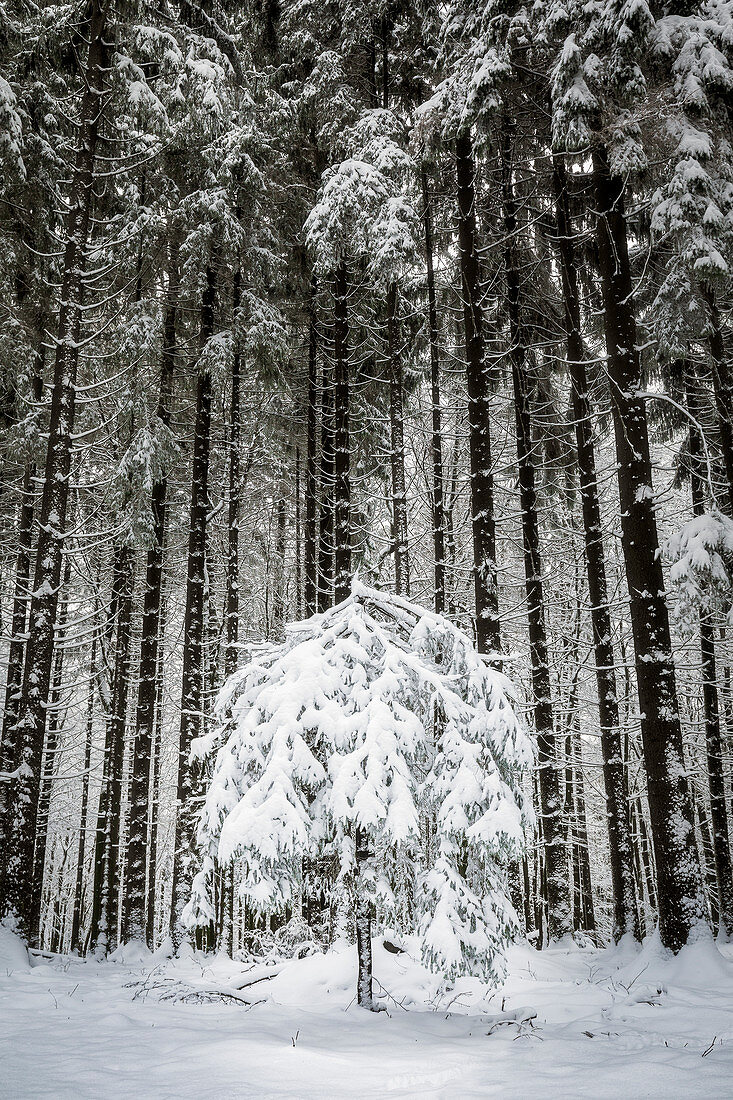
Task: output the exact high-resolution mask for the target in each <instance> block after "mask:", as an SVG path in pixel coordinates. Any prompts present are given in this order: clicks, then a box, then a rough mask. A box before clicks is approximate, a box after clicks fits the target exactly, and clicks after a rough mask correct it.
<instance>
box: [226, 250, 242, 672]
mask: <svg viewBox="0 0 733 1100" xmlns="http://www.w3.org/2000/svg"><path fill="white" fill-rule="evenodd" d="M240 296H241V273H240V271H237V272H236V273H235V276H234V293H233V295H232V297H233V305H234V307H235V308H236V307H238V306H239V301H240ZM241 370H242V359H241V354H240V352H239V351H238V350H237V351H235V352H234V355H233V357H232V378H231V382H232V391H231V396H230V401H229V511H228V517H227V519H228V522H227V564H226V599H225V605H224V618H225V621H226V649H225V651H224V674H225V675H226V676H231V674H232V673H233V672H234V670H235V669H236V667H237V647H238V645H239V512H240V508H241V499H240V497H241V486H240V463H239V449H240V447H241V445H242V439H241V435H242V407H241V406H242V399H241Z"/></svg>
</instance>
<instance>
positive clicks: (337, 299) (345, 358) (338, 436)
mask: <svg viewBox="0 0 733 1100" xmlns="http://www.w3.org/2000/svg"><path fill="white" fill-rule="evenodd" d="M348 292H349V287H348V279H347V274H346V264H345V263H341V264H340V265H339V267H338V269H337V270H336V274H335V277H334V287H333V293H334V386H333V403H334V409H333V424H334V429H333V451H334V486H333V488H334V509H333V512H334V516H333V528H334V530H333V541H334V554H333V558H334V598H335V601H336V603H341V601H342V600H345V599H346V597H347V596H348V595H349V592H350V591H351V477H350V472H349V471H350V440H349V351H348V335H349V318H348V304H347V298H348Z"/></svg>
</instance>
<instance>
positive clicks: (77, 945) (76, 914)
mask: <svg viewBox="0 0 733 1100" xmlns="http://www.w3.org/2000/svg"><path fill="white" fill-rule="evenodd" d="M94 610H95V621H94V634H93V635H92V650H91V653H90V656H89V697H88V699H87V714H86V726H85V737H84V771H83V773H82V777H81V809H80V813H79V840H78V842H77V848H76V876H75V880H74V908H73V911H72V917H71V950H72V951H80V950H81V948H82V942H81V920H82V904H83V900H84V872H85V870H86V857H87V832H88V830H89V820H88V818H89V773H90V771H91V767H92V746H93V742H94V700H95V696H96V683H97V646H98V641H99V639H98V637H97V629H96V611H97V608H96V601H95V608H94Z"/></svg>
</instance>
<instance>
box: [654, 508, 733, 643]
mask: <svg viewBox="0 0 733 1100" xmlns="http://www.w3.org/2000/svg"><path fill="white" fill-rule="evenodd" d="M668 552H669V556H670V558H671V559H672V563H673V564H672V568H671V569H670V579H671V581H672V583H673V584H674V586H675V588H676V589H677V594H678V600H679V602H678V608H677V610H678V616H679V619H680V623H681V625H682V627H683V628H684V629H685V630H686V631H687V632H690V633H691V632H692V631H693V630H695V629H696V626H697V623H698V615H699V614H702V615H707V614H709V613H710V612H711V611H714V610H716V609H717V610H719V611H725V612H727V611H728V609H729V608H730V603H731V600H732V599H733V520H732V519H731V518H730V517H729V516H726V515H723V513H722V512H719V511H717V509H715V510H713V511H710V512H705V513H704V514H703V515H701V516H695V517H694V519H691V520H690V521H689V522H688V523H686V524H685V525H684V526H683V527H682V529H681V530H680V531H679V532H678V533H677V534H676V535H674V536H673V538H671V539H670V541H669V546H668Z"/></svg>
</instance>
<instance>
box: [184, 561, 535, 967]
mask: <svg viewBox="0 0 733 1100" xmlns="http://www.w3.org/2000/svg"><path fill="white" fill-rule="evenodd" d="M512 697H513V693H512V686H511V684H510V682H509V680H508V679H507V678H506V677H505V676H504V675H503V674H501V673H499V672H497V671H496V670H495V669H492V668H490V667H489V666H487V665H486V664H485V662H484V660H483V659H482V658H481V656H480V655H479V654H478V653H477V652H476V650H475V649H474V648H473V645H472V643H471V641H470V640H469V638H468V637H467V636H466V635H465V634H463V633H462V632H461V631H460V630H458V629H457V628H456V627H455V626H454V625H453V624H452V623H450V622H449V621H448V620H447V619H444V618H442V617H441V616H439V615H435V614H433V613H431V612H428V611H426V610H424V609H423V608H421V607H418V606H417V605H415V604H412V603H409V602H408V601H406V600H404V599H401V598H399V597H396V596H393V595H391V594H389V593H385V592H378V591H375V590H373V589H370V588H366V587H365V586H363V585H362V584H361V583H360V582H358V581H354V583H353V586H352V591H351V594H350V596H349V597H348V598H347V599H346V600H344V601H343V602H342V603H340V604H338V605H337V606H336V607H334V608H332V609H331V610H329V611H326V612H325V613H323V614H320V615H314V616H313V617H312V618H310V619H307V620H305V621H303V622H300V623H295V624H293V625H291V626H289V627H288V628H287V631H286V638H285V641H284V642H282V643H278V644H267V645H262V646H260V647H258V648H257V649H256V650H254V651H253V652H252V653H251V655H250V659H249V661H248V662H247V664H246V665H245V666H244V667H243V668H242V669H240V670H239V671H238V672H237V673H235V674H234V675H233V676H232V677H231V678H230V680H229V681H228V683H227V684H226V685H225V687H224V689H223V691H222V693H221V695H220V698H219V702H218V717H219V721H220V727H219V729H218V730H217V731H216V733H215V734H213V735H211V736H210V738H209V739H208V740H206V741H205V742H204V743H202V744H200V745H199V749H200V751H201V753H202V754H203V755H210V757H211V758H212V766H211V778H210V781H209V784H208V790H207V794H206V797H205V801H204V805H203V808H202V811H201V816H200V830H199V841H200V843H201V845H202V846H203V848H204V851H205V853H206V856H205V861H204V867H203V870H202V872H201V873H200V874H199V875H198V876H197V879H196V882H195V884H194V895H193V897H192V900H191V902H190V903H189V906H188V909H187V912H186V914H185V917H186V919H187V921H188V923H189V925H191V926H193V925H195V924H197V923H199V922H200V921H205V920H207V919H208V917H207V914H210V913H211V912H212V901H211V898H210V897H209V896H208V891H209V890H210V883H211V880H212V872H213V868H214V865H215V861H218V862H219V863H222V864H226V863H228V862H230V861H232V860H233V859H236V860H237V866H238V867H240V868H241V869H242V879H241V884H240V892H241V895H242V896H243V897H244V898H245V899H246V900H247V902H248V903H249V904H251V905H253V906H254V907H255V908H256V909H258V910H259V911H277V910H282V909H283V908H284V907H285V906H286V905H288V904H293V903H295V904H297V901H298V898H299V896H300V895H301V891H302V889H303V886H304V881H303V879H304V870H303V868H304V860H305V859H306V857H307V858H308V859H309V860H310V862H311V864H312V860H313V858H318V857H324V856H325V857H329V858H330V863H331V865H333V866H335V867H336V868H337V869H338V870H337V871H336V872H335V883H334V889H335V892H336V894H337V896H339V897H340V898H341V900H342V901H343V902H344V903H345V904H347V905H349V906H351V907H352V908H353V907H354V906H355V904H356V902H357V901H358V898H357V897H356V896H355V892H356V891H359V890H361V891H363V890H364V889H368V891H369V898H370V900H372V901H374V902H375V904H376V906H377V913H378V916H379V917H380V918H381V919H382V920H384V921H389V922H391V923H392V924H394V925H396V926H397V927H399V928H400V929H401V931H403V932H406V933H407V932H410V933H412V932H418V933H419V935H420V937H421V940H422V950H423V958H424V961H425V962H426V963H427V964H428V965H429V966H430V967H431V969H433V970H434V971H436V972H438V973H442V974H444V975H445V976H446V977H449V978H452V977H455V976H457V975H459V974H466V973H471V974H476V975H479V976H481V977H483V978H485V979H487V980H494V981H498V980H500V979H501V977H502V976H503V973H504V951H503V949H504V946H505V944H506V943H507V940H508V938H509V936H510V934H511V931H512V929H513V927H514V924H515V920H516V918H515V914H514V911H513V908H512V905H511V902H510V901H509V898H508V896H507V870H506V869H507V865H508V863H509V862H510V860H513V859H516V858H517V856H518V855H519V853H520V852H521V850H522V848H523V844H524V834H525V830H526V828H527V827H528V825H529V824H530V823H531V817H532V810H531V806H530V805H529V803H528V802H525V798H524V795H523V792H522V776H523V773H524V771H525V769H526V768H528V767H529V766H530V765H531V763H532V760H533V750H532V747H531V743H530V740H529V738H528V736H527V734H526V732H525V731H524V729H523V727H522V725H521V724H520V721H519V719H518V718H517V715H516V713H515V711H514V709H513V705H512ZM357 833H358V834H359V835H360V837H361V838H362V840H361V841H360V846H361V845H363V838H364V837H366V847H367V848H368V851H369V859H368V865H367V867H366V868H364V866H359V867H358V866H357V853H356V837H357Z"/></svg>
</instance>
